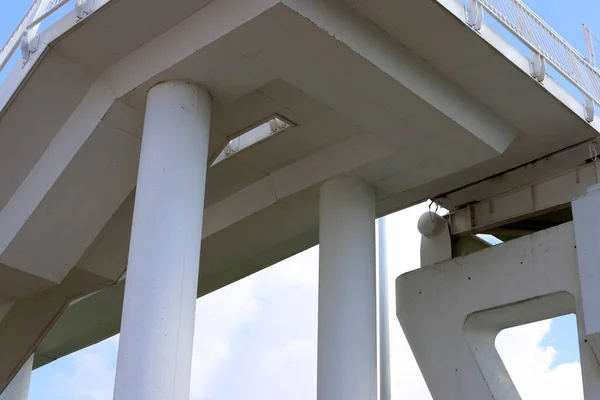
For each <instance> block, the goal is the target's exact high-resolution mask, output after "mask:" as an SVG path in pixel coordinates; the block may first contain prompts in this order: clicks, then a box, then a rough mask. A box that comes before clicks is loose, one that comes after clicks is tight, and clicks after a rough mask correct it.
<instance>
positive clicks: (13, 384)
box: [0, 355, 33, 400]
mask: <svg viewBox="0 0 600 400" xmlns="http://www.w3.org/2000/svg"><path fill="white" fill-rule="evenodd" d="M32 368H33V355H31V357H29V359H27V361H25V364H23V366H22V367H21V369H20V370H19V372H17V375H15V377H14V378H13V379H12V381H10V383H9V384H8V386H7V387H6V389H4V392H2V393H1V394H0V400H27V399H28V398H29V383H30V382H31V369H32Z"/></svg>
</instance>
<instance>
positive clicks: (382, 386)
mask: <svg viewBox="0 0 600 400" xmlns="http://www.w3.org/2000/svg"><path fill="white" fill-rule="evenodd" d="M377 233H378V235H377V236H378V255H379V257H378V259H379V269H378V270H379V296H378V300H379V400H392V381H391V377H390V368H391V366H390V307H389V305H390V297H389V296H390V295H389V290H388V289H389V273H388V257H387V229H386V223H385V217H381V218H379V221H377Z"/></svg>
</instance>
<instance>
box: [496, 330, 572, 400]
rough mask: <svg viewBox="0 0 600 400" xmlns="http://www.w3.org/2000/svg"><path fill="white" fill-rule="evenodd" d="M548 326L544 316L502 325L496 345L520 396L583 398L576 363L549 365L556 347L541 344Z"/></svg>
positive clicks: (531, 398)
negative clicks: (520, 322) (513, 324)
mask: <svg viewBox="0 0 600 400" xmlns="http://www.w3.org/2000/svg"><path fill="white" fill-rule="evenodd" d="M550 328H551V322H550V320H546V321H540V322H536V323H533V324H527V325H522V326H519V327H515V328H511V329H506V330H504V331H502V332H500V334H499V335H498V338H497V339H496V348H497V349H498V352H499V354H500V356H501V357H502V360H503V362H504V365H505V366H506V369H507V370H508V372H509V374H510V376H511V378H512V379H513V382H514V383H515V386H516V387H517V389H518V390H519V393H520V394H521V397H522V399H523V400H536V399H545V400H563V399H572V400H583V388H582V383H581V366H580V364H579V363H566V364H560V365H558V366H556V367H553V366H552V364H553V363H554V361H555V360H556V357H557V355H558V353H557V350H556V349H555V348H554V347H552V346H543V345H542V341H543V339H544V338H545V337H546V335H548V334H549V333H550Z"/></svg>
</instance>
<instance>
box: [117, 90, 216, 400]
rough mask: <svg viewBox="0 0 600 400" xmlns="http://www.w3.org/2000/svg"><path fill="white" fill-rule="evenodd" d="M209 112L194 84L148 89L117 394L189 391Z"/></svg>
mask: <svg viewBox="0 0 600 400" xmlns="http://www.w3.org/2000/svg"><path fill="white" fill-rule="evenodd" d="M210 113H211V100H210V96H209V94H208V93H207V92H206V91H205V90H204V89H202V88H200V87H197V86H195V85H192V84H189V83H185V82H165V83H160V84H158V85H156V86H154V87H153V88H152V89H151V90H150V92H149V93H148V99H147V104H146V116H145V119H144V135H143V138H142V150H141V158H140V165H139V171H138V181H137V189H136V197H135V208H134V213H133V228H132V232H131V243H130V248H129V262H128V266H127V275H126V283H125V299H124V303H123V317H122V323H121V338H120V343H119V356H118V361H117V376H116V380H115V391H114V399H115V400H131V399H144V400H167V399H168V400H184V399H186V400H187V399H188V398H189V387H190V373H191V356H192V341H193V334H194V313H195V307H196V291H197V284H198V265H199V259H200V241H201V233H202V215H203V209H204V188H205V181H206V168H207V153H208V139H209V127H210Z"/></svg>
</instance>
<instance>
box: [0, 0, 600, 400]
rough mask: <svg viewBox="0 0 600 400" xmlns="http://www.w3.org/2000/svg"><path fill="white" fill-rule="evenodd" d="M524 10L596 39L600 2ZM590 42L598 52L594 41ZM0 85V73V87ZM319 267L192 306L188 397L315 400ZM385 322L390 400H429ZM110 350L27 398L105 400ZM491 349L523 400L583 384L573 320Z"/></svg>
mask: <svg viewBox="0 0 600 400" xmlns="http://www.w3.org/2000/svg"><path fill="white" fill-rule="evenodd" d="M525 2H526V4H528V5H529V6H530V7H531V8H532V9H533V10H534V11H535V12H537V13H538V14H539V15H540V16H541V17H542V18H543V19H544V20H545V21H546V22H548V23H549V24H550V25H551V26H552V27H553V28H554V29H555V30H556V31H558V33H559V34H561V35H562V36H563V37H564V38H565V39H567V41H569V42H570V43H571V44H572V45H574V46H575V47H576V48H577V49H579V50H580V51H581V52H583V51H584V44H583V36H582V31H581V23H583V22H585V23H586V24H587V25H588V26H590V28H591V30H592V32H596V36H597V37H599V38H600V18H598V16H599V15H600V2H599V1H598V0H569V1H566V0H562V1H559V0H526V1H525ZM29 4H30V3H29V1H25V0H0V41H2V42H3V41H4V40H6V38H8V35H9V34H10V33H11V32H12V30H13V29H14V27H15V26H16V24H17V23H18V21H19V20H20V19H21V17H22V16H23V14H24V12H25V11H26V10H27V8H28V7H29ZM67 7H72V6H67ZM486 21H489V17H488V18H487V19H486ZM594 44H595V45H596V48H597V50H598V52H599V53H600V42H595V43H594ZM599 58H600V54H599ZM4 77H5V73H0V81H2V80H3V79H4ZM425 209H426V208H425V207H424V206H423V205H419V206H416V207H413V208H411V209H409V210H405V211H402V212H399V213H396V214H395V215H393V216H392V217H390V220H389V222H388V227H389V229H390V240H393V241H394V242H395V243H403V244H402V246H397V247H394V249H393V250H392V254H390V259H391V262H390V264H391V265H393V266H398V267H397V270H394V271H392V275H393V276H397V275H399V274H400V273H401V272H402V271H403V270H409V269H414V268H417V267H418V266H419V265H418V250H417V249H418V243H419V235H418V232H417V231H416V219H417V218H418V216H419V215H420V214H421V213H422V212H423V211H424V210H425ZM317 264H318V250H317V248H313V249H311V250H308V251H306V252H304V253H301V254H299V255H297V256H295V257H292V258H290V259H288V260H285V261H283V262H281V263H279V264H277V265H275V266H273V267H271V268H269V269H267V270H265V271H262V272H260V273H258V274H256V275H254V276H252V277H250V278H247V279H245V280H243V281H241V282H238V283H236V284H234V285H230V286H229V287H227V288H225V289H223V290H220V291H218V292H215V293H212V294H210V295H208V296H206V297H204V298H202V299H200V300H199V301H198V303H197V306H198V311H197V317H196V331H197V335H196V337H195V347H194V373H193V381H192V393H191V397H192V398H193V399H212V398H219V399H242V398H243V399H261V400H264V399H266V400H268V399H280V398H286V399H290V400H294V399H298V400H300V399H302V400H305V399H311V398H315V394H316V391H315V382H316V377H315V372H316V313H317V303H316V300H317V297H316V296H317ZM394 268H396V267H394ZM392 309H393V308H392ZM215 310H219V312H217V311H215ZM282 321H285V323H282ZM391 321H392V326H391V328H390V329H391V336H392V351H393V354H392V374H393V376H397V375H398V374H399V373H402V376H404V377H405V378H406V379H404V380H403V381H402V382H396V381H395V382H394V388H393V390H394V396H395V397H396V398H398V399H402V398H407V399H417V400H420V399H429V398H430V397H429V394H428V391H427V388H426V387H425V385H424V382H423V380H422V377H421V376H420V372H419V371H418V368H417V367H416V364H415V362H414V359H413V358H412V355H411V354H410V350H409V349H408V346H407V344H406V342H405V340H404V339H403V335H402V332H401V330H400V328H399V325H398V324H397V321H396V320H395V318H394V317H393V316H392V318H391ZM117 347H118V337H115V338H111V339H109V340H106V341H104V342H102V343H99V344H97V345H95V346H92V347H90V348H88V349H84V350H82V351H80V352H78V353H76V354H73V355H71V356H68V357H65V358H63V359H60V360H58V361H56V362H53V363H51V364H49V365H47V366H45V367H43V368H40V369H38V370H36V371H34V373H33V376H32V384H31V392H30V399H32V400H42V399H43V400H54V399H64V400H107V399H110V398H112V380H113V376H114V370H115V366H116V353H117ZM498 347H499V350H500V352H501V355H502V356H503V359H505V361H506V363H507V366H508V368H509V371H510V372H511V374H513V373H514V375H513V378H515V381H516V383H517V385H518V388H519V390H520V391H521V392H522V395H523V399H524V400H534V399H538V398H542V397H539V396H540V394H539V393H540V392H539V391H540V390H541V388H542V387H546V389H547V390H548V393H552V392H557V393H558V391H559V389H558V386H557V385H559V386H560V385H563V386H565V385H566V387H568V388H571V390H577V389H576V387H578V386H577V385H579V386H580V385H581V382H580V378H579V377H578V375H577V371H578V370H577V363H578V361H579V355H578V348H577V341H576V326H575V317H574V316H573V315H569V316H565V317H561V318H556V319H554V320H552V321H551V322H550V321H545V322H541V323H538V324H535V325H531V326H525V327H520V328H516V329H515V330H512V331H511V332H505V333H503V334H502V335H501V337H500V338H499V344H498ZM259 355H260V357H259ZM259 359H260V362H259V361H257V360H259ZM520 365H521V366H523V365H524V366H527V368H533V369H535V370H536V371H537V372H536V373H535V378H532V376H531V375H528V379H527V382H525V381H524V380H523V379H521V378H522V376H526V375H524V374H526V372H524V371H525V370H523V369H521V370H519V366H520ZM558 374H560V376H558ZM517 377H521V378H520V379H517ZM232 382H235V384H232ZM519 385H521V386H519ZM526 385H529V386H526ZM569 385H570V386H569ZM557 396H558V395H557ZM545 398H550V397H545ZM552 398H554V397H552ZM556 398H557V399H558V398H560V397H556ZM569 398H571V397H569Z"/></svg>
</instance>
